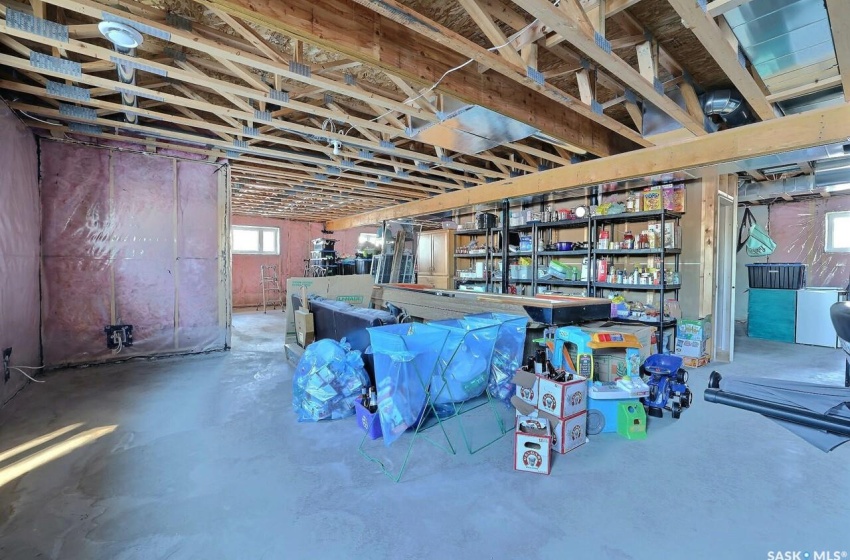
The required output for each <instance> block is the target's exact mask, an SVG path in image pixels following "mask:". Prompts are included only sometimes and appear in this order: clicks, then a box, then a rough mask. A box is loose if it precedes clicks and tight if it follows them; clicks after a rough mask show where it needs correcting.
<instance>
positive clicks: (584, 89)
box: [576, 70, 594, 105]
mask: <svg viewBox="0 0 850 560" xmlns="http://www.w3.org/2000/svg"><path fill="white" fill-rule="evenodd" d="M576 80H577V81H578V91H579V96H580V97H581V102H582V103H584V104H585V105H590V104H591V103H592V102H593V99H594V92H593V84H592V83H591V75H590V70H581V71H579V72H577V73H576Z"/></svg>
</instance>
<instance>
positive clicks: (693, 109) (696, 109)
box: [679, 81, 705, 119]
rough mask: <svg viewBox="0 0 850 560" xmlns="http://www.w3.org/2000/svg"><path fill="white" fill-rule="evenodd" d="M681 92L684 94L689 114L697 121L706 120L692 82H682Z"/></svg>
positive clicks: (680, 85)
mask: <svg viewBox="0 0 850 560" xmlns="http://www.w3.org/2000/svg"><path fill="white" fill-rule="evenodd" d="M679 91H680V92H681V93H682V97H684V98H685V106H686V107H687V108H688V112H689V113H690V114H691V115H692V116H693V117H694V118H695V119H704V118H705V112H704V111H703V110H702V103H700V102H699V96H698V95H697V92H696V90H695V89H694V86H692V85H691V84H690V82H686V81H682V82H681V83H679Z"/></svg>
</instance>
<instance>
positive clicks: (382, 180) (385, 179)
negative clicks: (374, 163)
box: [378, 175, 393, 183]
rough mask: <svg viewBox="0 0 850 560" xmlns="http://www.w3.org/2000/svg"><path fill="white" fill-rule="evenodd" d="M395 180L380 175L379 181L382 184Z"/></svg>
mask: <svg viewBox="0 0 850 560" xmlns="http://www.w3.org/2000/svg"><path fill="white" fill-rule="evenodd" d="M392 180H393V178H392V177H390V176H389V175H378V181H379V182H381V183H391V182H392Z"/></svg>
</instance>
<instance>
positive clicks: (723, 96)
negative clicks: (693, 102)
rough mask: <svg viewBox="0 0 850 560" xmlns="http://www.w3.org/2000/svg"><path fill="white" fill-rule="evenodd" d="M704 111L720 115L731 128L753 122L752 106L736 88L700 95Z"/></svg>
mask: <svg viewBox="0 0 850 560" xmlns="http://www.w3.org/2000/svg"><path fill="white" fill-rule="evenodd" d="M700 101H701V102H702V110H703V112H704V113H705V114H706V115H708V116H709V117H711V116H717V117H719V118H720V119H721V120H722V121H723V122H724V123H726V125H727V126H728V127H729V128H734V127H736V126H741V125H742V124H747V123H749V122H753V115H752V113H751V112H750V108H749V107H748V106H747V104H746V103H745V102H744V98H743V97H742V96H741V94H740V93H739V92H738V91H736V90H731V89H719V90H715V91H710V92H708V93H704V94H703V95H701V96H700Z"/></svg>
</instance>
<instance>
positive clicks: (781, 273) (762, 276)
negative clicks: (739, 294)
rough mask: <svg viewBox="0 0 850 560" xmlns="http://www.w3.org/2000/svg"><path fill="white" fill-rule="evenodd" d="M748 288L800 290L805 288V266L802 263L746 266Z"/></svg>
mask: <svg viewBox="0 0 850 560" xmlns="http://www.w3.org/2000/svg"><path fill="white" fill-rule="evenodd" d="M747 274H748V275H749V279H750V288H767V289H771V290H802V289H803V288H805V287H806V265H804V264H802V263H761V264H748V265H747Z"/></svg>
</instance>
